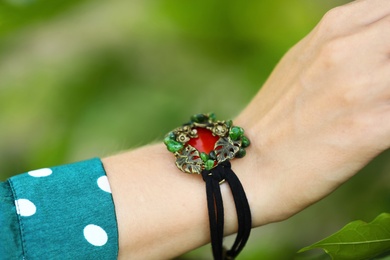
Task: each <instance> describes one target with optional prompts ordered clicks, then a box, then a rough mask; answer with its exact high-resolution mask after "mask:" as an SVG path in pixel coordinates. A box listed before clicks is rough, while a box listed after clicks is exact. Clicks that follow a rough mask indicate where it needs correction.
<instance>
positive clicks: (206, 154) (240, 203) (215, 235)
mask: <svg viewBox="0 0 390 260" xmlns="http://www.w3.org/2000/svg"><path fill="white" fill-rule="evenodd" d="M164 143H165V145H166V146H167V149H168V150H169V151H170V152H172V153H173V154H174V155H175V157H176V166H177V167H178V168H179V169H180V170H181V171H183V172H185V173H191V174H192V173H196V174H201V175H202V177H203V180H204V181H205V183H206V194H207V208H208V213H209V224H210V236H211V246H212V251H213V256H214V259H216V260H217V259H218V260H222V259H234V258H235V257H236V256H237V255H238V254H239V253H240V252H241V250H242V249H243V247H244V246H245V244H246V242H247V241H248V238H249V235H250V231H251V228H252V218H251V212H250V208H249V204H248V200H247V197H246V195H245V191H244V189H243V187H242V185H241V182H240V180H239V179H238V177H237V176H236V174H235V173H234V172H233V170H232V169H231V164H230V160H231V159H234V158H242V157H244V156H245V155H246V149H245V148H247V147H248V146H249V145H250V141H249V139H248V138H247V137H246V136H245V135H244V129H243V128H241V127H239V126H233V123H232V121H231V120H229V121H218V120H216V117H215V115H214V113H209V114H197V115H194V116H192V117H191V121H190V122H188V123H186V124H184V125H182V126H181V127H178V128H176V129H174V130H173V131H171V132H169V133H168V134H167V135H166V136H165V138H164ZM224 182H227V183H228V184H229V186H230V189H231V192H232V195H233V199H234V203H235V206H236V212H237V219H238V231H237V236H236V239H235V241H234V243H233V246H232V247H231V249H230V250H225V248H224V247H223V226H224V210H223V201H222V195H221V190H220V184H222V183H224Z"/></svg>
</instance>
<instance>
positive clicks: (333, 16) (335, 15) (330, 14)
mask: <svg viewBox="0 0 390 260" xmlns="http://www.w3.org/2000/svg"><path fill="white" fill-rule="evenodd" d="M347 11H348V10H347V8H346V7H345V6H337V7H334V8H332V9H330V10H329V11H327V12H326V13H325V15H324V16H323V18H322V20H321V25H322V26H323V27H325V28H329V27H330V28H334V29H335V28H337V27H339V26H340V22H341V19H342V18H343V17H345V15H346V13H347Z"/></svg>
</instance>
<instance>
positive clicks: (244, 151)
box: [235, 147, 246, 158]
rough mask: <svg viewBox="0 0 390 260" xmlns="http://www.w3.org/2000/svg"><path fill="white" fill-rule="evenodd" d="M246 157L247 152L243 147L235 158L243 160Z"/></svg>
mask: <svg viewBox="0 0 390 260" xmlns="http://www.w3.org/2000/svg"><path fill="white" fill-rule="evenodd" d="M245 155H246V150H245V149H244V148H242V147H241V148H240V150H238V152H237V153H236V155H235V158H242V157H244V156H245Z"/></svg>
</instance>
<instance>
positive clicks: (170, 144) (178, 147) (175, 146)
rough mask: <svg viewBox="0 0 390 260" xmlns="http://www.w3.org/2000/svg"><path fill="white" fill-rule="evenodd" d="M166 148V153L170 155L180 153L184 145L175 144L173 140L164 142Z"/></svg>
mask: <svg viewBox="0 0 390 260" xmlns="http://www.w3.org/2000/svg"><path fill="white" fill-rule="evenodd" d="M165 144H166V146H167V148H168V151H170V152H172V153H176V152H178V151H180V150H181V149H183V147H184V145H183V144H182V143H179V142H176V141H175V140H168V141H166V142H165Z"/></svg>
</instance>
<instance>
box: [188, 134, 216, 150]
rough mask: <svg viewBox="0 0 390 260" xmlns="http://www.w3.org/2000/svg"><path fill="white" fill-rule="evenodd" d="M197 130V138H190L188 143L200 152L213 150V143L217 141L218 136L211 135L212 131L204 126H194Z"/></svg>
mask: <svg viewBox="0 0 390 260" xmlns="http://www.w3.org/2000/svg"><path fill="white" fill-rule="evenodd" d="M195 129H196V131H198V137H197V138H191V139H190V140H189V141H188V144H189V145H191V146H192V147H194V148H195V149H196V150H198V151H199V152H200V153H202V152H204V153H207V154H209V153H210V152H211V151H212V150H214V145H215V143H216V142H217V141H218V139H219V136H213V134H212V132H211V131H210V130H208V129H205V128H195Z"/></svg>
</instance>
